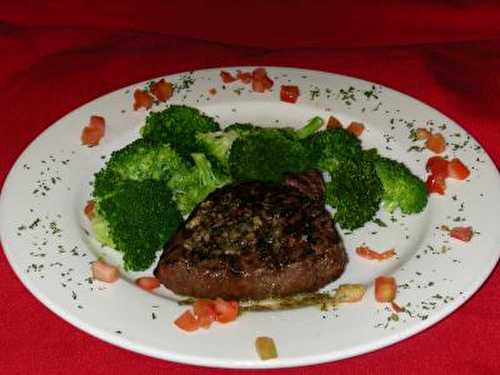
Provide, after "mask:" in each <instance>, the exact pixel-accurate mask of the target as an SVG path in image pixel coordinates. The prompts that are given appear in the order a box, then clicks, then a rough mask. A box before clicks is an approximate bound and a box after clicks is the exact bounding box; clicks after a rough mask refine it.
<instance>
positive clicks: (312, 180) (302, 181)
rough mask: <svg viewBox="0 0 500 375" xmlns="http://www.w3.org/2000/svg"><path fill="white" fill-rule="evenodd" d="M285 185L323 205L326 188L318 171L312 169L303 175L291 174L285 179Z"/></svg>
mask: <svg viewBox="0 0 500 375" xmlns="http://www.w3.org/2000/svg"><path fill="white" fill-rule="evenodd" d="M285 184H287V185H288V186H291V187H293V188H295V189H297V190H298V191H300V192H301V193H302V194H305V195H307V196H308V197H309V198H312V199H316V200H318V201H321V202H322V204H325V191H326V186H325V181H324V180H323V175H322V174H321V172H320V171H318V170H316V169H312V170H310V171H306V172H304V173H291V174H289V175H288V176H287V177H286V179H285Z"/></svg>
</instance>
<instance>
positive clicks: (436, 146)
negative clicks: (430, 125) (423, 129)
mask: <svg viewBox="0 0 500 375" xmlns="http://www.w3.org/2000/svg"><path fill="white" fill-rule="evenodd" d="M425 147H427V148H428V149H429V150H431V151H432V152H434V153H436V154H440V153H442V152H443V151H444V149H445V148H446V141H445V140H444V137H443V136H442V135H441V133H435V134H431V135H429V137H427V141H425Z"/></svg>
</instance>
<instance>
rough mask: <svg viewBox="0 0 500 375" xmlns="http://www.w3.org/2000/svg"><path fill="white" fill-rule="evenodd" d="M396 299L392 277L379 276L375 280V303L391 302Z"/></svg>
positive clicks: (394, 281) (394, 283)
mask: <svg viewBox="0 0 500 375" xmlns="http://www.w3.org/2000/svg"><path fill="white" fill-rule="evenodd" d="M394 298H396V280H395V279H394V277H388V276H379V277H377V278H376V279H375V299H376V300H377V302H392V301H394Z"/></svg>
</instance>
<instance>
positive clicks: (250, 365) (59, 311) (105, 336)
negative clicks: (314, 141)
mask: <svg viewBox="0 0 500 375" xmlns="http://www.w3.org/2000/svg"><path fill="white" fill-rule="evenodd" d="M261 66H262V67H265V68H271V69H287V70H294V71H297V72H299V71H301V72H312V73H315V74H318V73H319V74H327V75H334V76H339V77H341V78H343V79H348V80H353V81H357V82H360V83H363V84H376V85H379V86H381V87H382V88H384V89H386V90H389V91H392V93H393V94H394V93H396V94H398V95H402V96H404V97H405V98H409V99H411V100H412V101H414V102H416V103H418V105H420V106H424V107H425V109H426V110H431V111H435V112H438V113H439V114H440V115H442V116H444V117H445V118H446V119H448V120H450V122H452V123H454V124H455V125H457V126H458V127H459V128H460V129H462V131H463V132H464V133H466V134H467V135H468V136H470V138H471V139H473V140H474V141H476V142H477V143H478V144H479V145H481V143H480V142H478V141H477V139H476V138H475V137H474V136H473V135H472V134H470V132H469V131H468V130H466V129H465V128H463V127H462V126H461V125H460V123H459V122H457V121H455V120H454V119H453V118H451V117H450V116H448V115H447V114H444V113H443V112H441V111H440V110H439V109H437V108H435V107H432V106H431V105H429V104H427V103H426V102H423V101H421V100H419V99H417V98H416V97H414V96H412V95H409V94H407V93H404V92H402V91H399V90H397V89H394V88H392V87H391V86H388V85H386V84H381V83H378V82H376V81H369V80H366V79H363V78H358V77H355V76H351V75H346V74H340V73H335V72H329V71H324V70H316V69H309V68H298V67H293V66H292V67H291V66H281V65H261ZM255 67H256V66H255V65H240V66H221V67H212V68H204V69H196V70H188V71H181V72H172V73H168V74H166V75H161V76H158V77H154V78H149V79H146V80H143V81H138V82H134V83H131V84H128V85H125V86H121V87H119V88H117V89H114V90H112V91H109V92H107V93H105V94H103V95H100V96H98V97H95V98H94V99H91V100H90V101H87V102H85V103H83V104H81V105H78V106H77V107H75V108H73V109H72V110H70V111H69V112H67V113H66V114H65V115H64V116H62V117H60V118H58V119H57V120H55V121H54V122H52V123H51V124H50V125H48V126H47V127H46V128H45V129H43V130H42V131H41V132H39V133H38V134H36V135H35V136H34V138H33V139H32V140H31V141H30V142H29V143H28V145H27V146H26V147H25V148H24V149H23V151H22V152H21V153H20V154H19V155H18V156H17V157H16V160H15V162H14V163H13V164H12V165H11V166H10V169H9V171H8V173H7V175H6V177H5V179H4V182H3V186H2V189H1V193H0V242H1V243H2V248H3V250H4V251H3V252H4V254H5V257H6V259H7V261H8V264H9V265H10V267H11V268H12V270H13V271H14V274H15V275H16V277H17V279H18V280H20V281H21V283H22V285H23V286H24V287H25V288H26V289H27V290H28V291H29V292H30V293H31V294H32V295H33V296H34V297H35V298H36V299H37V300H38V301H39V302H41V303H42V304H43V305H44V306H45V307H47V308H48V309H49V310H50V311H51V312H52V313H54V314H56V315H58V316H59V317H60V318H62V319H63V320H65V321H66V322H68V323H70V324H71V325H72V326H73V327H75V328H77V329H79V330H80V331H83V332H85V333H87V334H90V335H91V336H93V337H95V338H97V339H99V340H101V341H104V342H107V343H109V344H112V345H114V346H117V347H119V348H123V349H126V350H129V351H132V352H135V353H139V354H143V355H146V356H149V357H153V358H157V359H161V360H166V361H173V362H177V363H182V364H188V365H193V366H202V367H212V368H232V369H266V368H289V367H299V366H310V365H315V364H323V363H327V362H334V361H338V360H342V359H346V358H352V357H355V356H358V355H362V354H366V353H370V352H373V351H376V350H379V349H383V348H386V347H389V346H391V345H393V344H395V343H398V342H400V341H403V340H405V339H407V338H409V337H411V336H414V335H416V334H418V333H420V332H423V331H425V330H427V329H428V328H430V327H432V326H434V325H435V324H436V323H438V322H440V321H441V320H443V319H445V318H446V317H448V316H450V315H451V314H452V313H454V312H455V311H456V310H457V309H459V308H460V307H461V306H463V305H464V304H465V303H466V302H467V301H469V300H471V299H472V298H473V296H474V295H475V294H476V293H477V291H478V290H479V289H481V287H483V286H484V285H485V284H486V283H487V282H488V279H489V278H490V276H491V275H492V273H493V271H494V270H495V268H496V266H497V264H498V261H499V259H500V249H499V250H497V251H496V257H495V258H496V259H493V260H492V262H491V263H490V264H488V267H486V268H482V269H483V272H481V274H479V275H478V274H476V277H475V278H474V282H473V283H471V284H470V285H468V287H467V288H464V289H463V295H462V296H461V298H456V299H455V300H454V301H452V302H450V303H449V304H447V305H446V306H443V307H442V308H441V309H440V310H439V311H438V312H437V313H434V314H432V315H430V316H429V319H428V320H426V321H423V322H419V324H415V325H409V326H405V327H404V328H399V329H398V331H397V333H395V334H392V335H391V336H389V337H385V338H382V339H380V340H374V341H371V343H370V344H369V345H363V344H358V345H356V346H355V347H354V348H355V349H350V350H345V351H343V352H342V353H341V354H340V355H331V354H333V353H330V356H328V355H327V354H319V355H308V356H301V357H296V358H293V359H290V358H288V359H286V360H280V358H278V359H277V360H274V361H267V362H266V361H260V360H259V359H258V358H256V359H254V360H245V361H241V360H237V361H233V362H231V361H226V360H224V359H220V358H218V359H216V358H210V357H198V356H191V355H185V354H179V353H176V352H168V356H165V353H166V351H165V350H157V349H155V348H154V347H151V346H148V345H143V344H142V343H138V342H133V341H132V340H130V339H128V338H126V337H123V336H118V335H114V334H111V333H110V332H108V331H105V330H101V329H96V328H95V327H93V326H92V325H91V324H88V323H86V322H85V321H84V320H83V319H80V318H78V317H77V316H76V314H74V313H71V312H68V311H67V309H66V310H65V309H64V308H63V307H60V306H57V304H55V303H53V302H52V301H51V300H50V298H49V297H48V296H46V295H45V293H43V292H42V291H41V290H40V289H39V287H38V286H37V285H36V283H34V282H33V280H31V279H29V278H23V277H21V275H23V272H22V270H21V266H20V265H18V264H17V263H16V262H15V260H14V259H13V257H12V254H13V253H12V252H11V250H10V249H9V246H6V244H5V242H4V240H3V239H2V233H4V231H6V228H5V227H6V213H5V212H4V210H5V209H4V206H5V203H4V202H5V200H6V198H5V191H6V189H7V187H8V185H9V184H10V180H11V179H12V178H13V177H12V175H13V172H14V170H16V169H17V168H18V167H19V164H20V162H21V159H22V158H23V157H24V156H25V155H26V153H27V152H28V150H29V149H30V148H31V146H32V145H33V144H34V143H35V142H37V140H38V139H39V138H40V137H43V136H44V134H45V133H46V132H48V131H49V129H52V128H53V127H54V125H57V124H58V123H60V122H61V121H63V120H64V119H65V118H66V117H68V116H70V115H71V114H73V113H74V112H75V111H76V110H78V109H80V108H82V107H85V106H88V105H92V104H93V103H94V102H97V101H99V100H101V99H102V98H104V97H106V96H108V95H112V94H114V93H116V92H120V91H122V90H126V89H128V88H133V87H134V86H137V85H140V84H141V83H145V82H148V81H151V80H156V79H161V78H164V77H168V76H173V75H180V74H183V73H184V74H185V73H188V72H196V73H210V72H214V71H220V70H234V69H253V68H255ZM60 126H62V125H60ZM481 148H482V150H483V152H484V155H485V157H486V159H487V161H488V162H489V163H490V164H491V165H492V166H493V167H495V166H496V164H495V162H494V161H493V159H492V158H491V156H490V155H489V154H488V152H487V151H486V150H485V149H484V148H483V146H482V145H481ZM495 169H496V168H495ZM497 177H498V181H499V186H500V174H497ZM28 280H29V281H31V283H30V282H28Z"/></svg>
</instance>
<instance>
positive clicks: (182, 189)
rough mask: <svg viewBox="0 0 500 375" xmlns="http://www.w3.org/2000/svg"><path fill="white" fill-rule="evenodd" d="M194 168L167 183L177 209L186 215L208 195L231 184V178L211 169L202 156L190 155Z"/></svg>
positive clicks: (197, 154)
mask: <svg viewBox="0 0 500 375" xmlns="http://www.w3.org/2000/svg"><path fill="white" fill-rule="evenodd" d="M191 156H192V158H193V160H194V166H193V167H192V168H190V169H189V170H187V171H186V172H185V173H178V174H176V175H175V176H173V177H172V178H171V179H170V180H169V181H168V187H169V188H170V189H171V190H172V192H173V197H174V200H175V202H176V203H177V207H178V208H179V210H180V211H181V212H182V214H183V215H188V214H189V213H190V212H191V211H192V210H193V208H195V207H196V206H197V205H198V203H200V202H201V201H203V200H204V199H205V198H206V197H207V195H208V194H210V193H211V192H212V191H214V190H215V189H217V188H218V187H221V186H224V185H226V184H228V183H230V182H231V178H230V177H229V176H226V175H224V174H221V173H218V172H217V171H214V170H213V169H212V166H211V164H210V161H209V160H208V159H207V157H206V156H205V155H204V154H199V153H196V154H192V155H191Z"/></svg>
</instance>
